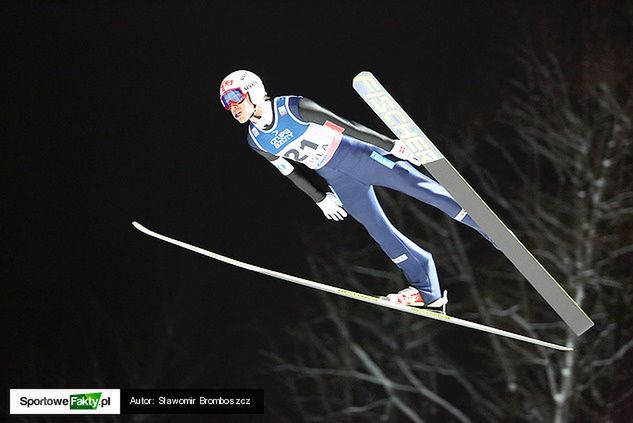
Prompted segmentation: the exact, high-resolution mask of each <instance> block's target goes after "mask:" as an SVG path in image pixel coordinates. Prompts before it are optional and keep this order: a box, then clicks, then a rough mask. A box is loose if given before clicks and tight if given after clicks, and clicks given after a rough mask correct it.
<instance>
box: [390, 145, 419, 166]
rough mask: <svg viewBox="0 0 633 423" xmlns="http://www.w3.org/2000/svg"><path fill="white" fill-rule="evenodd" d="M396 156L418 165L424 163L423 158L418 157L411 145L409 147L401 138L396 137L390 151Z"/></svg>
mask: <svg viewBox="0 0 633 423" xmlns="http://www.w3.org/2000/svg"><path fill="white" fill-rule="evenodd" d="M389 153H391V154H393V155H394V156H396V157H397V158H399V159H402V160H406V161H408V162H411V163H413V164H414V165H416V166H420V165H421V164H422V160H420V159H419V158H417V157H416V155H415V154H413V152H412V151H411V150H409V147H407V146H406V145H405V144H404V143H403V142H402V141H401V140H399V139H396V142H395V143H394V144H393V147H392V149H391V151H390V152H389Z"/></svg>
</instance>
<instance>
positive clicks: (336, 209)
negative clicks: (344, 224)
mask: <svg viewBox="0 0 633 423" xmlns="http://www.w3.org/2000/svg"><path fill="white" fill-rule="evenodd" d="M316 205H317V206H319V208H320V209H321V211H322V212H323V214H324V215H325V217H327V218H328V219H330V220H336V221H339V220H343V219H345V218H346V217H347V212H346V211H345V209H344V208H343V204H342V203H341V202H340V201H339V199H338V198H337V197H336V196H335V195H334V194H332V193H331V192H328V193H326V194H325V198H324V199H323V200H321V201H319V202H318V203H316Z"/></svg>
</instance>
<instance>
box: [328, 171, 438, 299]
mask: <svg viewBox="0 0 633 423" xmlns="http://www.w3.org/2000/svg"><path fill="white" fill-rule="evenodd" d="M332 176H333V175H330V177H329V178H327V179H328V182H329V183H330V185H331V187H332V188H333V190H334V191H335V193H336V195H337V196H338V197H339V199H340V200H341V202H342V203H343V207H344V208H345V210H347V212H348V213H349V214H350V215H351V216H352V217H354V219H356V220H357V221H358V222H359V223H361V224H362V225H363V226H364V227H365V229H367V232H369V235H370V236H371V237H372V238H373V239H374V240H375V241H376V242H377V243H378V244H379V245H380V247H381V248H382V250H383V251H384V252H385V253H386V254H387V255H388V256H389V258H391V260H392V261H393V262H394V263H396V265H397V266H398V267H399V268H400V269H401V270H402V271H403V273H404V275H405V277H406V279H407V280H408V281H409V283H410V284H411V285H412V286H414V287H415V288H416V289H418V290H419V291H420V293H421V294H422V298H423V300H424V302H425V303H427V304H428V303H430V302H433V301H435V300H436V299H438V298H439V297H441V290H440V283H439V279H438V276H437V270H436V267H435V262H434V261H433V256H432V255H431V253H429V252H428V251H426V250H424V249H422V248H421V247H419V246H418V245H416V244H415V243H414V242H413V241H411V240H410V239H408V238H407V237H406V236H404V235H403V234H402V233H401V232H400V231H398V230H397V229H396V228H395V227H394V226H393V224H392V223H391V222H390V221H389V219H388V218H387V216H386V215H385V213H384V211H383V209H382V207H381V206H380V204H379V203H378V199H377V198H376V194H375V192H374V188H373V187H372V186H371V185H369V184H366V183H363V182H360V181H358V180H356V179H354V178H353V177H350V176H349V175H345V174H340V175H339V177H334V178H333V177H332Z"/></svg>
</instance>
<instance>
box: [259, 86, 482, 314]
mask: <svg viewBox="0 0 633 423" xmlns="http://www.w3.org/2000/svg"><path fill="white" fill-rule="evenodd" d="M272 106H273V113H274V116H273V121H272V123H271V124H270V126H269V127H266V128H258V127H256V126H255V125H253V124H252V123H251V124H250V125H249V130H248V132H249V135H248V143H249V145H250V146H251V147H252V148H253V149H255V150H256V151H258V152H259V153H260V154H262V155H263V156H265V157H266V158H267V159H268V160H269V161H270V162H271V163H272V164H274V165H275V166H276V167H277V168H278V169H279V170H280V171H281V173H282V174H284V175H286V176H288V177H289V178H290V179H291V180H292V181H293V182H294V183H295V184H296V185H297V186H298V187H299V188H300V189H302V190H303V191H304V192H305V193H306V194H308V195H309V196H310V197H311V198H312V199H313V200H314V201H315V202H319V201H321V200H322V199H323V198H324V197H325V194H324V193H322V192H320V191H319V190H318V189H316V188H315V187H314V186H312V184H310V183H309V182H308V181H307V180H306V179H305V178H303V177H302V176H300V175H299V174H298V173H297V172H296V171H295V167H294V166H293V165H292V164H290V163H289V162H288V161H287V160H285V159H290V160H292V161H295V162H300V163H303V164H305V165H306V166H307V167H309V168H311V169H314V170H315V171H316V172H317V173H318V174H319V175H320V176H321V177H323V178H324V179H325V180H326V181H327V183H328V185H329V186H330V188H331V189H332V191H333V192H334V193H335V194H336V195H337V196H338V198H339V199H340V201H341V202H342V204H343V208H344V209H345V210H346V211H347V212H348V213H349V214H350V215H351V216H352V217H353V218H354V219H356V220H357V221H358V222H360V223H361V224H362V225H363V226H364V227H365V228H366V229H367V231H368V232H369V235H370V236H371V237H372V238H373V239H374V240H375V241H376V242H377V243H378V244H379V245H380V247H381V248H382V250H383V251H384V252H385V254H387V256H389V258H390V259H391V260H392V261H393V262H394V263H395V264H396V265H397V266H398V267H399V268H400V269H402V271H403V273H404V275H405V277H406V279H407V280H408V281H409V283H410V284H411V285H412V286H414V287H415V288H417V289H418V290H419V291H420V292H421V294H422V298H423V300H424V302H425V303H426V304H428V303H430V302H432V301H434V300H436V299H437V298H439V297H441V290H440V284H439V280H438V275H437V270H436V268H435V263H434V261H433V257H432V255H431V253H429V252H428V251H426V250H424V249H423V248H421V247H420V246H418V245H416V244H415V243H414V242H413V241H411V240H410V239H409V238H407V237H406V236H405V235H403V234H402V233H401V232H400V231H398V229H396V228H395V227H394V226H393V224H392V223H391V222H390V221H389V219H388V218H387V216H386V215H385V213H384V211H383V210H382V207H381V206H380V203H379V202H378V199H377V198H376V194H375V192H374V186H382V187H387V188H391V189H394V190H396V191H399V192H402V193H404V194H407V195H409V196H411V197H413V198H416V199H418V200H419V201H421V202H423V203H426V204H430V205H432V206H434V207H437V208H438V209H440V210H442V211H443V212H444V213H446V214H447V215H448V216H450V217H451V218H453V219H456V220H458V221H461V222H462V223H464V224H466V225H468V226H470V227H472V228H473V229H475V230H476V231H478V232H480V233H481V234H482V235H483V236H484V237H485V236H486V235H485V234H484V232H483V231H482V229H481V228H480V227H479V226H478V225H477V224H476V223H475V221H474V220H473V219H472V218H471V217H470V216H469V215H468V214H466V212H465V211H464V210H463V209H462V207H461V206H460V205H459V204H458V203H457V202H456V201H455V200H454V199H453V197H452V196H451V195H450V194H449V193H448V191H446V189H445V188H444V187H443V186H442V185H440V184H439V183H437V182H436V181H434V180H433V179H431V178H429V177H427V176H425V175H424V174H422V173H421V172H419V171H418V170H417V169H415V167H413V166H412V165H411V164H410V163H409V162H407V161H402V160H398V159H396V158H395V157H393V156H390V155H389V153H388V151H389V150H390V149H391V146H392V145H393V142H394V141H393V140H390V139H389V138H387V137H384V136H382V135H380V134H378V133H376V132H374V131H372V130H371V129H369V128H366V127H363V126H362V125H360V124H358V123H356V122H351V121H348V120H345V119H343V118H340V117H338V116H336V115H334V114H333V113H332V112H330V111H328V110H326V109H324V108H321V107H320V106H318V105H317V104H316V103H314V102H313V101H311V100H309V99H307V98H304V97H298V96H282V97H276V98H274V99H273V100H272Z"/></svg>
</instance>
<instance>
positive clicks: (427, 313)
mask: <svg viewBox="0 0 633 423" xmlns="http://www.w3.org/2000/svg"><path fill="white" fill-rule="evenodd" d="M132 225H134V227H135V228H136V229H138V230H139V231H141V232H143V233H145V234H147V235H149V236H152V237H154V238H158V239H160V240H162V241H165V242H169V243H170V244H174V245H177V246H179V247H182V248H185V249H187V250H190V251H193V252H196V253H198V254H202V255H203V256H207V257H211V258H212V259H215V260H219V261H222V262H224V263H228V264H231V265H233V266H237V267H241V268H242V269H247V270H251V271H253V272H257V273H261V274H264V275H268V276H272V277H274V278H278V279H282V280H286V281H289V282H293V283H296V284H299V285H303V286H307V287H310V288H314V289H319V290H321V291H325V292H329V293H332V294H336V295H340V296H342V297H347V298H352V299H354V300H358V301H364V302H366V303H371V304H375V305H379V306H382V307H388V308H392V309H394V310H399V311H404V312H405V313H411V314H415V315H418V316H422V317H427V318H429V319H434V320H440V321H443V322H447V323H452V324H454V325H459V326H465V327H467V328H471V329H476V330H480V331H483V332H488V333H492V334H495V335H501V336H505V337H507V338H512V339H518V340H519V341H524V342H529V343H531V344H536V345H540V346H542V347H548V348H553V349H555V350H560V351H572V350H573V348H569V347H564V346H562V345H557V344H552V343H550V342H545V341H541V340H539V339H535V338H530V337H528V336H524V335H519V334H517V333H512V332H508V331H505V330H502V329H497V328H493V327H490V326H486V325H482V324H479V323H474V322H469V321H468V320H462V319H458V318H456V317H452V316H448V315H446V314H441V313H437V312H433V311H430V310H425V309H419V308H415V307H410V306H405V305H400V304H394V303H391V302H389V301H385V300H381V299H380V298H377V297H372V296H371V295H366V294H361V293H358V292H353V291H348V290H347V289H343V288H338V287H335V286H330V285H326V284H323V283H319V282H315V281H311V280H308V279H303V278H299V277H297V276H292V275H287V274H285V273H281V272H277V271H275V270H270V269H266V268H264V267H259V266H255V265H253V264H249V263H244V262H243V261H239V260H235V259H232V258H230V257H226V256H223V255H221V254H217V253H214V252H211V251H208V250H205V249H203V248H200V247H196V246H194V245H191V244H187V243H186V242H182V241H178V240H177V239H173V238H170V237H168V236H165V235H161V234H159V233H157V232H154V231H152V230H149V229H147V228H146V227H145V226H143V225H141V224H140V223H138V222H132Z"/></svg>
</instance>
